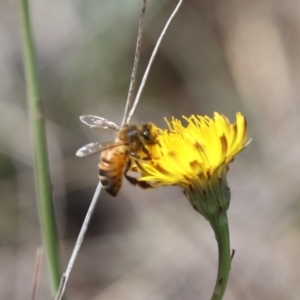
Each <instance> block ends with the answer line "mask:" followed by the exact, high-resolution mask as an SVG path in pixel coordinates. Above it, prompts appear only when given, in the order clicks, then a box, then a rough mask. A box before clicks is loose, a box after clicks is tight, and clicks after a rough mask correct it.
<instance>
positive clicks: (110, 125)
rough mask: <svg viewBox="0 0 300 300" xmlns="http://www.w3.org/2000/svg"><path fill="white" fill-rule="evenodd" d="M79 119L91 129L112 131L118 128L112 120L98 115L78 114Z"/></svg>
mask: <svg viewBox="0 0 300 300" xmlns="http://www.w3.org/2000/svg"><path fill="white" fill-rule="evenodd" d="M80 120H81V122H83V123H84V124H86V125H88V126H89V127H91V128H93V129H105V130H112V131H118V130H120V126H118V125H116V124H115V123H114V122H111V121H108V120H107V119H104V118H101V117H98V116H93V115H83V116H80Z"/></svg>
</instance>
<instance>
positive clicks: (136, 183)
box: [124, 159, 153, 190]
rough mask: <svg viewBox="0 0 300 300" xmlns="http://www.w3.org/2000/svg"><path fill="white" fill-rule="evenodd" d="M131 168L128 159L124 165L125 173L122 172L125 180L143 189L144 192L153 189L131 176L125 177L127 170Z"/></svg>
mask: <svg viewBox="0 0 300 300" xmlns="http://www.w3.org/2000/svg"><path fill="white" fill-rule="evenodd" d="M130 167H131V160H130V159H129V160H128V162H127V165H126V168H125V171H124V176H125V178H126V179H127V180H128V181H129V182H130V183H131V184H133V185H137V186H139V187H140V188H142V189H144V190H148V189H151V188H153V186H152V185H150V184H149V183H147V182H144V181H138V180H137V178H134V177H132V176H129V175H127V173H128V171H129V169H130Z"/></svg>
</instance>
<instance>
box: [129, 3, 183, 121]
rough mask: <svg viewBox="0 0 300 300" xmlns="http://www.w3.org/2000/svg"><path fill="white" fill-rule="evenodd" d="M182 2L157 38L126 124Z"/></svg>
mask: <svg viewBox="0 0 300 300" xmlns="http://www.w3.org/2000/svg"><path fill="white" fill-rule="evenodd" d="M182 2H183V0H179V2H178V4H177V6H176V7H175V9H174V11H173V13H172V14H171V16H170V18H169V20H168V21H167V23H166V25H165V27H164V29H163V31H162V32H161V34H160V36H159V38H158V40H157V42H156V45H155V47H154V50H153V52H152V54H151V57H150V60H149V63H148V66H147V68H146V71H145V73H144V76H143V79H142V82H141V85H140V87H139V90H138V92H137V94H136V97H135V100H134V103H133V105H132V108H131V110H130V112H129V114H128V117H127V120H126V124H129V122H130V120H131V118H132V116H133V114H134V112H135V109H136V107H137V105H138V103H139V100H140V97H141V94H142V92H143V89H144V87H145V84H146V80H147V78H148V75H149V72H150V69H151V66H152V64H153V61H154V58H155V56H156V53H157V51H158V48H159V46H160V44H161V41H162V39H163V37H164V36H165V34H166V31H167V29H168V27H169V25H170V24H171V22H172V20H173V18H174V17H175V15H176V13H177V11H178V10H179V7H180V6H181V4H182Z"/></svg>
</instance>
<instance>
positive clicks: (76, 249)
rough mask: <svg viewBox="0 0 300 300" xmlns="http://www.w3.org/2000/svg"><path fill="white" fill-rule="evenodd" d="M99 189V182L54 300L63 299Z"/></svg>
mask: <svg viewBox="0 0 300 300" xmlns="http://www.w3.org/2000/svg"><path fill="white" fill-rule="evenodd" d="M101 188H102V187H101V183H100V182H99V183H98V185H97V188H96V191H95V193H94V196H93V200H92V202H91V204H90V207H89V209H88V211H87V213H86V216H85V219H84V222H83V224H82V227H81V229H80V232H79V235H78V237H77V240H76V244H75V246H74V249H73V252H72V255H71V258H70V260H69V263H68V266H67V268H66V271H65V273H64V274H63V275H62V277H61V280H60V285H59V288H58V291H57V293H56V296H55V300H60V299H61V298H62V297H63V294H64V292H65V288H66V284H67V282H68V279H69V277H70V273H71V270H72V268H73V265H74V262H75V259H76V257H77V254H78V252H79V249H80V247H81V244H82V242H83V239H84V236H85V233H86V231H87V229H88V225H89V223H90V220H91V216H92V215H93V212H94V210H95V207H96V204H97V200H98V197H99V195H100V192H101Z"/></svg>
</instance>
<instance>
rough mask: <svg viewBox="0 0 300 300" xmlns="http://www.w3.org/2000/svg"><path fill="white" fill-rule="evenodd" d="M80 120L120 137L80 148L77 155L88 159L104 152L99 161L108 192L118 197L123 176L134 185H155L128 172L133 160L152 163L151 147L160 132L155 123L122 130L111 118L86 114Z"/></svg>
mask: <svg viewBox="0 0 300 300" xmlns="http://www.w3.org/2000/svg"><path fill="white" fill-rule="evenodd" d="M80 120H81V121H82V122H83V123H84V124H86V125H88V126H89V127H91V128H94V129H102V130H105V131H106V132H109V131H111V132H114V133H116V134H117V138H116V141H115V142H104V143H90V144H87V145H85V146H83V147H82V148H80V149H79V150H78V151H77V152H76V155H77V156H79V157H84V156H88V155H92V154H95V153H99V152H100V153H101V155H100V162H99V179H100V182H101V184H102V187H103V188H104V189H105V191H106V192H107V193H108V194H110V195H112V196H116V195H117V194H118V192H119V190H120V188H121V185H122V179H123V174H124V176H125V178H126V179H127V180H128V181H129V182H131V183H132V184H134V185H138V186H140V187H141V188H143V189H147V188H150V187H151V186H150V185H148V184H147V183H145V182H139V181H138V180H137V179H136V178H134V177H131V176H129V175H128V174H127V173H128V171H129V169H130V167H131V164H132V160H133V159H142V160H150V159H151V154H150V152H149V150H148V149H147V146H150V145H155V144H157V136H158V133H159V129H158V128H157V127H156V126H155V125H154V124H153V123H150V122H149V123H141V124H133V125H125V126H123V127H120V126H118V125H116V124H115V123H113V122H111V121H108V120H107V119H104V118H101V117H98V116H93V115H84V116H80Z"/></svg>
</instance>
